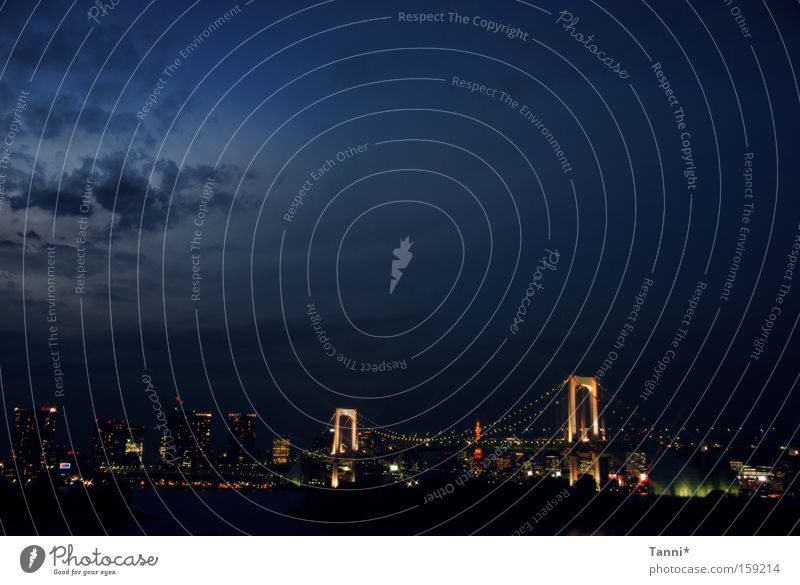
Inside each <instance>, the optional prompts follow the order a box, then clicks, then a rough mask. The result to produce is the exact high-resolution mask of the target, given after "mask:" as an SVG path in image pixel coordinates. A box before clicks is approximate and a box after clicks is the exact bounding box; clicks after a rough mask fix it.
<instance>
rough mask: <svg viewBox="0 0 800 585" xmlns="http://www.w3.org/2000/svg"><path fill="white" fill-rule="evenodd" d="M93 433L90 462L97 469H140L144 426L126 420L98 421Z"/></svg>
mask: <svg viewBox="0 0 800 585" xmlns="http://www.w3.org/2000/svg"><path fill="white" fill-rule="evenodd" d="M95 423H96V424H95V429H94V431H93V432H92V449H91V455H90V461H91V463H92V465H93V466H94V468H95V469H102V470H109V469H111V470H113V469H117V468H120V467H138V466H139V465H140V462H141V457H142V455H143V453H144V426H143V425H134V426H131V427H129V426H128V423H127V422H126V421H124V420H118V419H103V420H100V419H98V420H97V421H95Z"/></svg>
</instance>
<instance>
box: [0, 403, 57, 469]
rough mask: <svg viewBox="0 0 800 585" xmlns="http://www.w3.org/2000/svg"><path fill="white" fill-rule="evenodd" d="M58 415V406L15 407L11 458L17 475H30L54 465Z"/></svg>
mask: <svg viewBox="0 0 800 585" xmlns="http://www.w3.org/2000/svg"><path fill="white" fill-rule="evenodd" d="M57 415H58V411H57V409H56V408H55V407H49V406H43V407H41V408H39V409H37V410H26V409H23V408H18V407H15V408H14V427H13V429H12V431H11V461H12V462H13V463H14V464H15V465H16V468H17V469H18V470H19V473H20V475H24V476H30V475H33V474H35V473H38V472H41V471H44V470H45V469H48V468H52V467H53V466H54V465H55V463H56V458H57V457H56V452H55V445H54V441H55V435H56V417H57Z"/></svg>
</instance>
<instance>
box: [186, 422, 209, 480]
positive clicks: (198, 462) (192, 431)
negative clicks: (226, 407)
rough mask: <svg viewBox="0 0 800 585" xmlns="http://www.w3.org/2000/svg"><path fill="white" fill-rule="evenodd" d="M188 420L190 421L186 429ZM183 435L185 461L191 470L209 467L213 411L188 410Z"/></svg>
mask: <svg viewBox="0 0 800 585" xmlns="http://www.w3.org/2000/svg"><path fill="white" fill-rule="evenodd" d="M186 422H188V423H189V427H188V429H186ZM183 428H184V430H185V434H183V436H182V441H181V443H182V445H183V463H182V465H183V466H184V467H186V468H187V469H190V470H193V471H194V470H198V469H202V468H205V467H208V464H207V458H208V456H209V447H210V446H211V413H210V412H200V411H197V410H190V411H188V412H186V420H185V421H184V424H183Z"/></svg>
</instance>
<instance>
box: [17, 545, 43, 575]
mask: <svg viewBox="0 0 800 585" xmlns="http://www.w3.org/2000/svg"><path fill="white" fill-rule="evenodd" d="M44 558H45V553H44V549H43V548H42V547H41V546H38V545H35V544H32V545H30V546H26V547H25V548H23V549H22V552H21V553H19V566H20V567H21V568H22V570H23V571H25V572H26V573H35V572H36V571H38V570H39V569H41V568H42V565H43V564H44Z"/></svg>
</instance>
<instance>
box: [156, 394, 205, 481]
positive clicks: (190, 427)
mask: <svg viewBox="0 0 800 585" xmlns="http://www.w3.org/2000/svg"><path fill="white" fill-rule="evenodd" d="M178 402H179V403H180V399H178ZM167 426H168V427H169V429H170V432H171V436H167V435H162V437H161V449H160V450H159V453H160V454H161V458H162V461H163V460H165V459H168V458H169V459H173V458H175V459H178V460H179V461H180V465H181V467H183V468H184V469H186V470H188V471H197V470H200V469H204V468H206V467H208V463H207V460H206V458H207V457H208V455H209V446H210V445H211V413H210V412H200V411H196V410H187V411H184V410H183V409H182V408H181V407H180V406H176V407H174V408H172V409H170V410H169V412H168V413H167Z"/></svg>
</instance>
